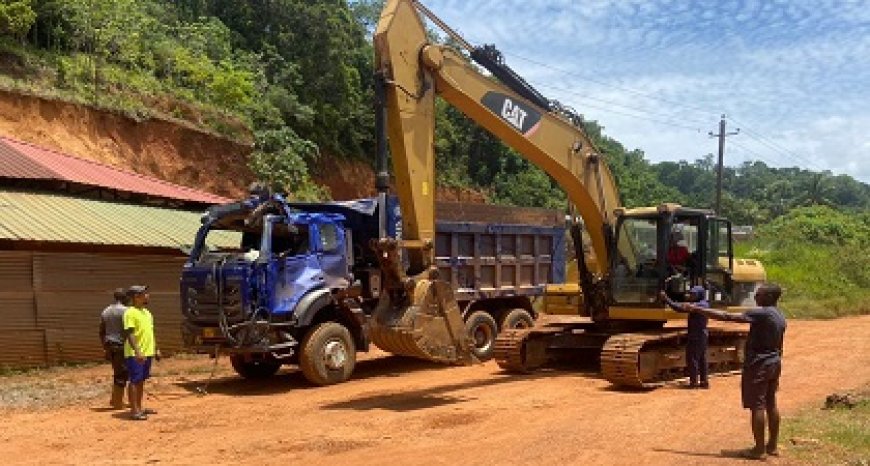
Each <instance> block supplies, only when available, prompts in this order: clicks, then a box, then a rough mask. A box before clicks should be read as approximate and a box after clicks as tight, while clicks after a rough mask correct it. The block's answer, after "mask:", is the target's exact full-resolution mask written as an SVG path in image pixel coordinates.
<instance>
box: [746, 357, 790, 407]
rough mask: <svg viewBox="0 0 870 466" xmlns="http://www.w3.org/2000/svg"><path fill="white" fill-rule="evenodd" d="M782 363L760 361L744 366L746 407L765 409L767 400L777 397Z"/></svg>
mask: <svg viewBox="0 0 870 466" xmlns="http://www.w3.org/2000/svg"><path fill="white" fill-rule="evenodd" d="M781 372H782V363H781V362H779V361H776V362H765V361H759V362H756V363H755V364H752V365H751V366H747V367H744V368H743V375H742V377H741V379H740V388H741V394H742V396H743V407H744V408H746V409H764V408H766V407H767V402H768V401H770V400H774V399H776V398H775V397H776V391H777V389H779V375H780V373H781Z"/></svg>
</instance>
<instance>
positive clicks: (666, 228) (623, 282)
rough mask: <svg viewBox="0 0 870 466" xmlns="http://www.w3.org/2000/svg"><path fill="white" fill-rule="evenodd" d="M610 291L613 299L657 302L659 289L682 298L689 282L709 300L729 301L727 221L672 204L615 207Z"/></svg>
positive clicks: (652, 304) (730, 264) (627, 302)
mask: <svg viewBox="0 0 870 466" xmlns="http://www.w3.org/2000/svg"><path fill="white" fill-rule="evenodd" d="M614 243H615V247H614V250H615V251H616V253H615V254H613V255H612V256H611V257H612V264H611V277H612V280H611V296H612V297H613V302H614V304H615V305H617V306H619V305H631V306H640V307H647V306H648V307H656V308H658V307H660V303H659V297H658V296H659V291H660V290H665V291H666V292H667V293H668V294H669V295H671V296H672V297H673V298H674V299H677V300H682V299H683V296H684V293H685V292H686V291H687V290H688V289H689V288H691V287H692V286H694V285H704V286H705V287H706V288H707V289H708V290H710V291H711V294H710V298H709V300H710V301H711V304H714V303H722V304H728V303H729V302H731V301H732V299H731V295H732V293H731V290H732V287H733V282H732V272H733V263H734V258H733V251H732V248H731V223H730V222H729V221H728V220H726V219H723V218H720V217H716V216H715V215H713V213H712V212H710V211H707V210H700V209H688V208H684V207H681V206H678V205H675V204H663V205H661V206H659V207H657V208H641V209H631V210H620V211H618V212H617V221H616V228H615V234H614Z"/></svg>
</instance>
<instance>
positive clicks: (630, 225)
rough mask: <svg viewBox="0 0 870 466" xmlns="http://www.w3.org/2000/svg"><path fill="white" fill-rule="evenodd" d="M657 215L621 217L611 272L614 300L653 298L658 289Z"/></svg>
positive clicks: (644, 299) (627, 300) (652, 299)
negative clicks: (649, 216)
mask: <svg viewBox="0 0 870 466" xmlns="http://www.w3.org/2000/svg"><path fill="white" fill-rule="evenodd" d="M658 223H659V222H658V218H657V217H651V218H624V219H622V221H621V222H620V224H619V228H618V230H617V244H618V248H617V254H616V257H615V259H614V260H615V261H616V263H615V264H614V269H613V270H614V272H613V276H614V277H613V298H614V300H615V301H616V302H618V303H619V302H624V303H639V302H643V303H649V302H653V301H655V299H656V296H657V295H658V290H659V281H660V277H659V267H658V258H659V253H658V241H657V235H656V231H657V227H658Z"/></svg>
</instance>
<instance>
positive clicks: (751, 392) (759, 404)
mask: <svg viewBox="0 0 870 466" xmlns="http://www.w3.org/2000/svg"><path fill="white" fill-rule="evenodd" d="M781 295H782V289H781V288H780V287H779V285H776V284H774V283H765V284H763V285H761V286H760V287H759V288H758V290H757V291H756V292H755V304H756V305H758V307H757V308H755V309H750V310H749V311H746V312H744V313H743V314H732V313H730V312H725V311H720V310H716V309H708V308H703V307H700V306H696V305H694V304H683V306H682V307H683V309H684V310H686V311H689V312H691V313H693V314H694V313H699V314H702V315H705V316H707V317H709V318H711V319H716V320H725V321H730V322H741V323H746V324H749V336H748V337H747V339H746V347H745V351H744V352H745V357H744V359H743V371H742V374H741V377H740V392H741V397H742V399H743V400H742V401H743V407H744V408H746V409H748V410H750V412H751V413H752V414H751V417H750V420H751V424H752V435H753V437H755V447H753V448H750V449H747V450H744V451H740V452H736V453H737V454H738V455H739V456H742V457H746V458H751V459H763V458H764V454H765V453H767V454H768V455H771V456H777V455H778V454H779V450H778V449H777V442H778V440H779V420H780V416H779V408H778V407H777V405H776V392H777V390H779V377H780V374H781V372H782V344H783V337H784V336H785V329H786V321H785V316H783V315H782V312H781V311H780V310H779V309H777V307H776V305H777V302H778V301H779V297H780V296H781ZM669 304H670V303H669ZM765 414H766V415H767V419H766V423H767V427H768V431H769V433H770V437H769V439H768V440H767V443H765V442H764V428H765Z"/></svg>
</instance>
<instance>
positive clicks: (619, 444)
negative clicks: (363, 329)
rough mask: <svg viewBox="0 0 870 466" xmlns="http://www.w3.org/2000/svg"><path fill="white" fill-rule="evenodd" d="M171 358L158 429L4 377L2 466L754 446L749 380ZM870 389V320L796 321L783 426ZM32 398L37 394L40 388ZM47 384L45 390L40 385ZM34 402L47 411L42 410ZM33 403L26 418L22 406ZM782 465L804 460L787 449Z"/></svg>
mask: <svg viewBox="0 0 870 466" xmlns="http://www.w3.org/2000/svg"><path fill="white" fill-rule="evenodd" d="M210 368H211V363H210V362H209V361H208V360H203V359H201V358H191V357H186V358H173V359H171V360H164V361H163V362H161V363H160V364H159V365H158V367H157V369H156V375H157V376H156V377H155V378H154V379H152V381H151V383H150V385H149V387H150V390H151V393H150V394H149V400H148V403H147V404H148V405H150V406H151V407H153V408H155V409H157V410H158V411H159V414H157V415H154V416H152V417H151V419H149V420H148V421H146V422H133V421H128V420H126V419H125V418H124V414H121V413H115V412H110V411H104V410H103V409H102V408H103V404H104V402H106V401H107V400H106V398H107V397H106V396H105V395H106V392H105V388H104V387H106V386H107V385H108V383H109V382H108V381H109V377H108V372H109V368H108V367H107V366H105V365H101V366H97V367H89V368H77V369H59V370H50V371H46V372H42V373H36V374H29V375H18V376H9V377H3V378H0V394H2V396H0V403H2V405H3V407H0V419H2V420H0V455H2V456H0V457H2V461H3V462H4V463H80V464H86V463H87V464H92V463H119V462H120V463H135V464H142V463H152V464H153V463H173V464H175V463H183V464H193V463H199V464H209V463H231V462H233V463H236V462H244V463H254V464H278V463H284V464H288V463H289V464H300V463H302V462H305V463H306V464H395V465H398V464H402V465H404V464H463V465H468V464H523V463H527V464H557V463H558V464H632V465H634V464H662V465H664V464H675V463H680V464H733V463H740V462H741V460H735V459H732V458H727V457H723V456H721V454H720V451H721V450H722V449H736V448H741V447H744V446H747V445H748V444H749V443H750V435H749V432H748V421H747V417H748V416H747V414H746V413H745V412H744V411H743V410H741V409H740V406H739V403H740V402H739V377H737V376H723V377H717V378H714V379H713V383H712V385H713V388H712V389H711V390H709V391H694V390H692V391H689V390H684V389H681V388H679V387H678V386H677V385H670V386H666V387H663V388H660V389H657V390H653V391H647V392H623V391H618V390H613V389H612V388H611V387H610V386H609V385H608V383H607V382H605V381H603V380H601V379H599V378H597V377H596V376H595V375H594V374H590V373H582V372H576V371H568V370H550V371H546V372H542V373H538V374H534V375H528V376H513V375H506V374H504V373H502V372H501V371H500V370H499V368H498V367H497V366H496V365H495V364H494V363H491V362H490V363H487V364H482V365H477V366H472V367H441V366H437V365H432V364H428V363H423V362H418V361H413V360H407V359H402V358H398V357H393V356H387V355H384V354H382V353H374V354H373V355H370V356H369V357H367V358H366V359H365V360H364V361H362V362H360V363H359V365H358V368H357V374H356V377H355V379H354V380H352V381H350V382H348V383H345V384H342V385H337V386H332V387H321V388H311V387H309V386H308V385H307V384H306V383H305V382H304V380H303V378H302V376H301V374H298V373H296V372H293V371H289V370H287V371H284V372H282V373H281V374H280V375H278V376H277V377H276V378H274V379H272V380H270V381H268V382H266V383H263V384H255V383H252V382H247V381H243V380H241V379H238V378H236V377H235V376H234V375H232V373H231V371H230V369H228V367H227V362H226V361H225V360H221V364H220V365H219V370H218V376H217V377H216V378H215V379H214V380H213V381H212V382H211V385H210V387H209V392H210V394H209V395H207V396H198V395H197V394H196V391H195V387H197V386H199V384H200V382H202V381H204V380H205V379H206V378H207V377H208V372H209V369H210ZM868 383H870V316H864V317H856V318H846V319H840V320H835V321H792V322H790V323H789V329H788V333H787V334H786V348H785V366H784V373H783V379H782V389H781V392H780V399H781V406H782V408H783V413H784V416H786V417H788V416H789V415H793V414H794V413H796V412H797V411H798V410H799V409H800V408H804V407H808V406H819V405H820V403H821V402H822V401H823V400H824V397H825V396H826V395H828V394H830V393H832V392H835V391H843V390H848V389H853V388H858V387H862V386H866V385H867V384H868ZM28 387H30V391H28ZM40 387H41V388H40ZM33 394H36V396H39V397H40V399H34V398H33ZM22 406H24V407H22ZM784 440H785V441H784V442H783V443H785V445H784V451H783V456H782V457H780V458H777V459H769V460H768V463H774V464H792V463H794V462H795V459H794V458H791V457H790V456H789V450H788V439H784Z"/></svg>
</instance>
